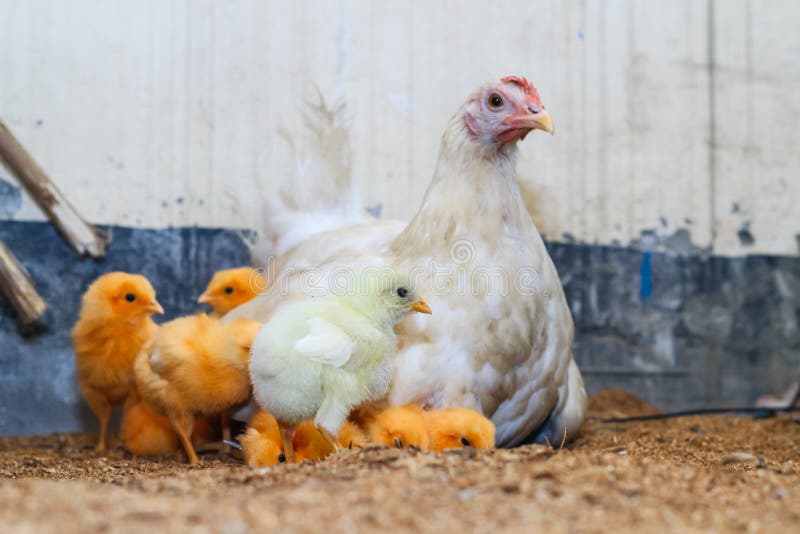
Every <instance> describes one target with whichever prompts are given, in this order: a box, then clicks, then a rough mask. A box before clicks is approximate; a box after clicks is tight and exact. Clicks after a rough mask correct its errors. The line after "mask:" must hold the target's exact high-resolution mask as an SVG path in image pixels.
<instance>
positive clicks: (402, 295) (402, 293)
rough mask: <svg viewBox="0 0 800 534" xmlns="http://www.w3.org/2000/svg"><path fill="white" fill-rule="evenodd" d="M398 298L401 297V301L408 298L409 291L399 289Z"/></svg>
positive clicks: (402, 288)
mask: <svg viewBox="0 0 800 534" xmlns="http://www.w3.org/2000/svg"><path fill="white" fill-rule="evenodd" d="M397 296H398V297H400V298H401V299H404V298H406V297H407V296H408V289H406V288H404V287H398V288H397Z"/></svg>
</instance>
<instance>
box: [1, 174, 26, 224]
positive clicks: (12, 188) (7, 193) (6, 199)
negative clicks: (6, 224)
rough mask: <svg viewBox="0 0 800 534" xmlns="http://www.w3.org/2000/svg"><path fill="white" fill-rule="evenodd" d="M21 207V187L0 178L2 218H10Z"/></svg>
mask: <svg viewBox="0 0 800 534" xmlns="http://www.w3.org/2000/svg"><path fill="white" fill-rule="evenodd" d="M21 207H22V193H21V191H20V188H19V187H17V186H16V185H14V184H12V183H11V182H7V181H5V180H3V179H2V178H0V219H10V218H11V217H13V216H14V214H16V213H17V212H18V211H19V209H20V208H21Z"/></svg>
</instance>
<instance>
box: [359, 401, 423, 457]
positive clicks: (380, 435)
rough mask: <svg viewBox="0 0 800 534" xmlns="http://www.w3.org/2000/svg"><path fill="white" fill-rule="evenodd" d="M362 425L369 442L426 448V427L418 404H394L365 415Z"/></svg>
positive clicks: (397, 446)
mask: <svg viewBox="0 0 800 534" xmlns="http://www.w3.org/2000/svg"><path fill="white" fill-rule="evenodd" d="M364 427H365V428H366V430H367V435H368V436H369V439H370V442H372V443H375V444H377V445H386V446H387V447H395V448H397V449H406V448H408V447H409V446H411V447H416V448H418V449H421V450H423V451H426V450H428V441H429V438H428V428H427V426H426V424H425V419H424V418H423V415H422V408H421V407H419V406H415V405H407V406H395V407H392V408H387V409H385V410H383V411H381V412H378V413H375V414H370V415H367V416H366V417H365V419H364Z"/></svg>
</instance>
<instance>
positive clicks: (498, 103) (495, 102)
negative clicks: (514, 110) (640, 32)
mask: <svg viewBox="0 0 800 534" xmlns="http://www.w3.org/2000/svg"><path fill="white" fill-rule="evenodd" d="M486 102H487V103H488V104H489V107H490V108H492V109H500V108H501V107H502V106H503V97H501V96H500V95H498V94H497V93H492V94H491V95H489V98H488V100H487V101H486Z"/></svg>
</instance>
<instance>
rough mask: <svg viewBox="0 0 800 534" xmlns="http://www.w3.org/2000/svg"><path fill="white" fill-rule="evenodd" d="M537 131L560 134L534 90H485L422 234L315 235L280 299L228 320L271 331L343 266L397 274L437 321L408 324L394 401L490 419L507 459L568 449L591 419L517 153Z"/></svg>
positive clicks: (288, 270) (428, 201) (457, 132)
mask: <svg viewBox="0 0 800 534" xmlns="http://www.w3.org/2000/svg"><path fill="white" fill-rule="evenodd" d="M533 129H541V130H545V131H550V132H551V133H552V129H553V127H552V122H551V119H550V116H549V115H548V114H547V112H546V111H544V107H543V106H542V105H541V102H540V100H539V96H538V94H537V92H536V89H535V88H534V87H533V85H531V84H530V83H529V82H528V81H527V80H525V79H524V78H518V77H513V76H510V77H506V78H503V79H501V80H499V81H493V82H490V83H488V84H486V85H484V86H483V87H481V88H480V89H478V90H477V91H476V92H475V93H473V94H472V95H471V96H470V97H469V98H468V99H467V101H466V102H465V103H464V105H463V106H461V108H460V109H459V110H458V112H457V113H456V114H455V115H454V116H453V118H452V119H451V120H450V122H449V124H448V126H447V129H446V130H445V132H444V134H443V135H442V143H441V149H440V153H439V159H438V162H437V165H436V170H435V172H434V175H433V179H432V181H431V184H430V186H429V187H428V190H427V192H426V194H425V198H424V200H423V202H422V205H421V207H420V209H419V211H418V213H417V214H416V216H415V217H414V218H413V219H412V221H411V222H410V223H408V224H407V225H406V224H403V223H401V222H379V221H371V222H366V223H362V224H351V225H349V226H344V227H342V226H341V225H339V224H334V225H332V228H335V229H333V230H329V231H323V232H320V233H317V234H313V232H314V231H317V230H318V229H319V228H318V227H317V228H315V229H312V230H309V231H306V233H305V237H304V240H302V241H300V242H299V243H298V244H296V245H295V246H293V247H292V248H290V249H288V250H287V251H286V252H285V253H284V254H282V255H280V256H279V257H278V258H276V263H275V268H276V270H275V271H274V272H277V273H278V276H277V279H276V280H275V285H274V286H273V288H272V291H270V293H269V294H267V295H263V296H261V297H258V298H256V299H254V300H252V301H250V302H249V303H247V304H244V305H243V306H241V307H240V308H237V309H236V310H234V311H233V312H232V313H231V315H230V317H241V316H244V317H249V318H252V319H255V320H257V321H266V320H267V319H268V318H269V317H270V316H271V315H272V313H273V312H274V311H275V309H276V308H277V307H278V306H279V305H281V304H282V303H285V302H287V301H291V300H294V299H296V298H297V297H298V296H300V295H302V294H304V293H308V292H309V291H312V292H313V291H314V289H313V288H312V287H311V286H314V285H316V286H320V287H323V288H324V287H326V286H327V285H329V284H332V283H335V280H334V279H333V278H334V275H335V274H336V273H337V272H339V270H340V269H341V268H343V267H348V268H352V267H357V266H365V265H396V266H399V268H401V269H403V270H406V271H407V272H412V273H413V275H414V282H415V284H416V286H417V288H418V289H419V291H420V292H421V293H422V294H425V295H426V298H428V300H429V303H430V306H431V308H432V309H433V311H434V313H435V314H436V321H420V320H419V318H418V317H413V316H409V317H406V318H404V319H403V320H402V321H401V322H400V323H399V324H398V326H397V333H398V340H399V350H398V352H397V354H396V356H395V362H394V368H395V372H394V376H393V379H392V387H391V391H390V393H389V395H388V401H389V402H390V403H391V404H392V405H402V404H407V403H417V404H423V405H425V406H427V407H446V406H460V407H466V408H472V409H475V410H478V411H480V412H481V413H483V414H485V415H486V416H488V417H490V418H491V419H492V422H494V424H495V425H496V427H497V436H496V438H497V445H498V446H513V445H516V444H519V443H521V442H523V441H526V440H527V441H532V440H535V441H539V442H543V441H545V440H549V441H550V442H556V443H557V442H560V441H561V440H562V439H563V437H565V436H566V438H570V437H571V436H573V435H574V433H575V432H576V431H577V429H578V427H579V426H580V424H581V422H582V420H583V416H584V412H585V407H586V393H585V390H584V386H583V379H582V377H581V375H580V372H579V370H578V368H577V366H576V365H575V362H574V361H573V358H572V337H573V323H572V317H571V314H570V311H569V308H568V306H567V303H566V299H565V298H564V292H563V289H562V287H561V282H560V280H559V278H558V274H557V273H556V270H555V267H554V266H553V263H552V261H551V259H550V257H549V255H548V254H547V250H546V249H545V246H544V243H543V241H542V239H541V236H540V235H539V232H538V230H537V229H536V227H535V226H534V224H533V222H532V220H531V218H530V216H529V214H528V212H527V211H526V209H525V205H524V203H523V201H522V198H521V196H520V193H519V188H518V184H517V181H516V160H517V142H518V141H519V140H521V139H523V138H524V137H525V136H526V135H527V134H528V133H529V132H530V131H531V130H533ZM325 178H327V177H324V176H319V177H318V179H319V180H320V181H322V180H324V179H325ZM339 183H341V182H339ZM306 194H307V193H306ZM308 219H309V215H308V214H304V215H303V217H302V218H297V219H296V220H297V221H298V224H302V221H303V220H308ZM286 220H287V219H286V216H285V214H284V219H283V221H284V223H285V221H286ZM314 220H316V221H320V220H323V218H322V217H317V218H314ZM345 224H346V223H345ZM302 233H303V232H302V230H299V231H298V232H295V233H294V235H298V234H302ZM312 282H313V283H312Z"/></svg>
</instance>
